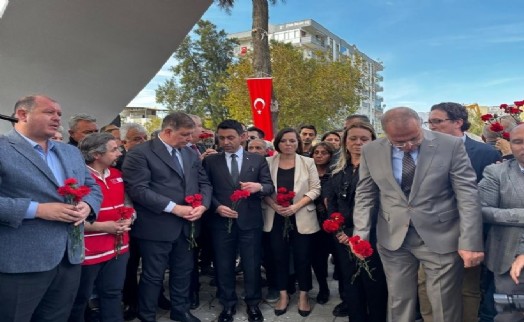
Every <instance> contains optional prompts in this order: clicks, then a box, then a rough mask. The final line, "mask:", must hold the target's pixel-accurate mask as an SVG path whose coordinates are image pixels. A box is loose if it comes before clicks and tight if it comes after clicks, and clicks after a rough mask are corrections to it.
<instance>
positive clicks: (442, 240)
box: [354, 130, 483, 254]
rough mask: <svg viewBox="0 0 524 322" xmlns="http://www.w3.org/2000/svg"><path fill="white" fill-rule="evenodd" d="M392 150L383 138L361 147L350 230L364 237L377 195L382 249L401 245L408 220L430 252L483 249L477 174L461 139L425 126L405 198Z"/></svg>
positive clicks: (396, 247)
mask: <svg viewBox="0 0 524 322" xmlns="http://www.w3.org/2000/svg"><path fill="white" fill-rule="evenodd" d="M391 150H392V147H391V145H390V144H389V142H388V140H387V139H385V138H382V139H378V140H376V141H373V142H371V143H369V144H367V145H365V146H364V148H363V151H362V156H361V159H360V172H359V174H360V180H359V183H358V186H357V191H356V197H355V210H354V224H355V231H354V232H355V233H356V234H358V235H360V236H361V237H363V238H366V239H367V238H368V237H369V230H370V229H371V218H372V214H374V212H373V211H374V210H375V209H374V207H375V200H377V199H378V200H379V212H378V219H377V241H378V243H379V244H380V245H382V246H384V247H385V248H386V249H389V250H391V251H395V250H397V249H398V248H399V247H400V246H401V245H402V243H403V242H404V238H405V237H406V234H407V231H408V228H409V225H410V221H411V222H412V225H413V226H414V227H415V229H416V230H417V232H418V234H419V235H420V237H421V238H422V240H423V241H424V242H425V244H426V245H427V247H428V248H429V249H430V250H431V251H433V252H435V253H438V254H446V253H450V252H454V251H457V250H458V249H463V250H470V251H482V250H483V245H482V215H481V209H480V202H479V197H478V191H477V184H476V176H475V172H474V171H473V168H472V167H471V163H470V161H469V158H468V155H467V154H466V150H465V148H464V144H463V143H462V140H461V139H460V138H456V137H452V136H450V135H447V134H442V133H437V132H431V131H426V130H424V140H423V141H422V144H421V145H420V150H419V154H418V160H417V167H416V171H415V178H414V179H413V186H412V189H411V194H410V195H409V199H407V198H406V196H405V195H404V193H403V192H402V190H401V189H400V185H399V184H398V183H397V182H396V181H395V178H394V176H393V169H392V161H391Z"/></svg>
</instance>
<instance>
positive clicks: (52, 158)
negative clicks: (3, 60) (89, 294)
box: [0, 95, 102, 322]
mask: <svg viewBox="0 0 524 322" xmlns="http://www.w3.org/2000/svg"><path fill="white" fill-rule="evenodd" d="M15 116H16V117H17V118H18V123H16V124H15V126H14V129H13V130H11V131H9V132H8V133H6V134H5V135H4V136H1V137H0V169H1V170H0V321H16V322H18V321H30V320H31V321H66V320H67V318H68V317H69V313H70V311H71V307H72V305H73V300H74V298H75V296H76V292H77V290H78V285H79V282H80V273H81V267H80V265H79V264H80V263H82V261H83V256H84V245H83V241H81V240H79V239H78V238H79V237H78V235H76V234H75V233H73V225H75V226H80V232H79V233H80V234H83V222H84V220H95V219H96V215H95V214H96V213H98V210H99V209H100V203H101V201H102V194H101V193H100V188H99V187H98V185H97V184H96V183H95V181H94V180H93V178H92V177H91V174H90V173H89V171H88V170H87V168H86V165H85V162H84V158H83V157H82V155H81V154H80V151H79V150H78V149H77V148H76V147H73V146H71V145H68V144H63V143H58V142H53V141H51V140H50V139H51V138H52V137H53V136H54V134H55V132H56V131H57V129H58V127H59V126H60V119H61V116H62V109H61V108H60V105H59V104H58V103H57V102H56V101H54V100H53V99H51V98H49V97H46V96H42V95H36V96H27V97H24V98H22V99H20V100H19V101H18V102H17V103H16V105H15ZM68 178H74V179H76V180H77V182H78V185H80V186H83V185H85V186H88V187H89V188H90V189H91V192H90V193H89V194H88V195H87V196H85V197H84V198H83V199H82V201H80V202H79V203H78V204H77V205H71V204H67V203H65V200H64V197H63V196H61V195H59V194H58V192H57V189H58V187H60V186H63V185H64V180H66V179H68Z"/></svg>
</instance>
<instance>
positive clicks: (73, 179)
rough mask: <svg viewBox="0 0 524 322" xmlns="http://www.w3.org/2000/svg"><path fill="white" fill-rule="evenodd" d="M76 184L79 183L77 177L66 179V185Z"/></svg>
mask: <svg viewBox="0 0 524 322" xmlns="http://www.w3.org/2000/svg"><path fill="white" fill-rule="evenodd" d="M75 184H78V181H77V180H76V178H67V179H65V180H64V185H65V186H73V185H75Z"/></svg>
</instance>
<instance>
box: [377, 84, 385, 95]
mask: <svg viewBox="0 0 524 322" xmlns="http://www.w3.org/2000/svg"><path fill="white" fill-rule="evenodd" d="M383 91H384V87H382V86H380V85H379V84H375V92H377V93H378V92H383Z"/></svg>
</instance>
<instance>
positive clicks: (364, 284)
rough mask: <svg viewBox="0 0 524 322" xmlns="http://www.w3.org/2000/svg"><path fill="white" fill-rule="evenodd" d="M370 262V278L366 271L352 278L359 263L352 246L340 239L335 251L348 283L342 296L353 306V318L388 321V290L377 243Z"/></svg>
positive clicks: (343, 280) (344, 281)
mask: <svg viewBox="0 0 524 322" xmlns="http://www.w3.org/2000/svg"><path fill="white" fill-rule="evenodd" d="M373 248H374V252H373V255H371V257H369V258H368V259H367V260H368V263H369V267H370V268H371V269H373V270H372V272H371V273H372V277H373V279H370V278H369V276H368V274H367V273H366V271H364V269H361V271H360V274H359V275H358V276H357V277H356V278H355V279H354V281H353V282H352V281H351V280H352V278H353V275H354V274H355V273H356V271H357V265H356V262H355V260H354V259H353V257H352V256H353V255H351V254H350V250H349V247H348V246H347V245H343V244H341V243H339V242H338V241H336V245H335V251H336V252H337V255H338V256H337V257H336V258H337V260H338V264H339V266H340V268H341V269H340V271H339V272H340V276H339V278H340V283H342V284H343V285H344V288H343V291H342V294H341V297H342V301H344V302H345V303H347V305H348V307H349V316H350V317H351V322H384V321H386V317H387V303H388V290H387V284H386V276H385V275H384V269H383V268H382V262H381V261H380V256H379V254H378V252H377V249H376V247H375V246H373Z"/></svg>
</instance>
